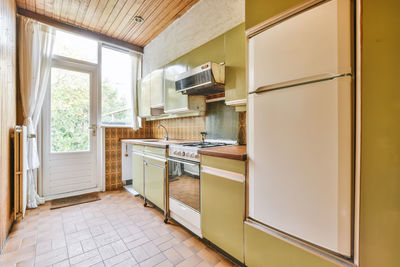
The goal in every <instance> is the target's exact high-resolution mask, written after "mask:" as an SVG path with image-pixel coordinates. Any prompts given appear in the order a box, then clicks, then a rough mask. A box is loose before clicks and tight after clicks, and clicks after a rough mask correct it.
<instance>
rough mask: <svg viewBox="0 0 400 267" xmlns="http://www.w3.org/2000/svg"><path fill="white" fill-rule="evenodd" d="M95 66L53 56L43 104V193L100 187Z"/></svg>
mask: <svg viewBox="0 0 400 267" xmlns="http://www.w3.org/2000/svg"><path fill="white" fill-rule="evenodd" d="M95 73H96V67H95V66H92V65H91V64H83V63H71V62H64V61H62V60H53V65H52V68H51V74H50V76H51V77H50V83H49V90H48V93H47V96H46V101H45V104H44V107H43V117H42V119H43V193H44V196H45V197H48V198H57V197H62V196H68V195H77V194H80V193H87V192H90V191H97V190H96V188H97V187H98V184H99V181H98V178H97V167H98V166H97V160H96V157H97V151H98V150H97V143H98V140H97V105H96V103H97V101H96V99H97V98H96V96H97V94H96V82H97V77H96V74H95Z"/></svg>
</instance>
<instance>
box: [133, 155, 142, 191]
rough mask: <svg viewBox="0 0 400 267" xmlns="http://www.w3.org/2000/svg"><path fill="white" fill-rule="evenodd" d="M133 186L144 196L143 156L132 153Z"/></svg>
mask: <svg viewBox="0 0 400 267" xmlns="http://www.w3.org/2000/svg"><path fill="white" fill-rule="evenodd" d="M132 172H133V174H132V184H133V189H134V190H135V191H136V192H138V193H139V194H141V195H143V155H142V154H141V153H140V152H132Z"/></svg>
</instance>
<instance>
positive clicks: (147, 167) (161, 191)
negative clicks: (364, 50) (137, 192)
mask: <svg viewBox="0 0 400 267" xmlns="http://www.w3.org/2000/svg"><path fill="white" fill-rule="evenodd" d="M165 170H166V166H165V160H161V159H154V158H149V157H146V156H144V183H145V184H144V192H145V194H144V195H145V198H146V200H150V201H151V202H152V203H153V204H154V205H156V206H157V207H159V208H160V209H162V210H165V175H166V173H165Z"/></svg>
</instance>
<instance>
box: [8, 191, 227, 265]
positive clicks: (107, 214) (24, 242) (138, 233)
mask: <svg viewBox="0 0 400 267" xmlns="http://www.w3.org/2000/svg"><path fill="white" fill-rule="evenodd" d="M101 198H102V199H101V200H100V201H95V202H91V203H86V204H81V205H77V206H71V207H66V208H62V209H56V210H50V209H49V207H50V205H49V204H48V203H47V204H45V205H43V206H40V208H38V209H34V210H29V211H28V212H27V214H26V216H25V218H24V219H23V220H22V221H20V222H18V223H16V224H15V225H14V227H13V229H12V232H11V233H10V236H9V239H8V241H7V243H6V246H5V248H4V251H3V254H2V255H1V256H0V266H18V267H20V266H85V267H86V266H219V267H221V266H232V264H231V263H230V262H228V261H227V260H225V259H224V258H223V257H222V256H221V255H220V254H218V253H216V252H215V251H213V250H211V249H210V248H208V247H206V246H205V245H204V244H203V243H202V242H200V241H199V240H198V239H197V238H195V237H194V236H192V235H191V234H190V233H188V232H187V231H185V230H183V228H181V227H180V226H177V225H174V224H164V222H163V216H162V213H161V212H159V211H157V210H155V209H153V208H144V207H143V201H142V199H140V198H138V197H133V196H132V195H131V194H129V193H127V192H126V191H113V192H106V193H102V194H101Z"/></svg>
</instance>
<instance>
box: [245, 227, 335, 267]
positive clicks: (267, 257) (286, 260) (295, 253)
mask: <svg viewBox="0 0 400 267" xmlns="http://www.w3.org/2000/svg"><path fill="white" fill-rule="evenodd" d="M244 243H245V264H246V265H247V266H249V267H258V266H260V267H264V266H274V267H335V266H339V265H336V264H334V263H332V262H330V261H328V260H325V259H323V258H321V257H319V256H316V255H314V254H312V253H310V252H308V251H306V250H303V249H301V248H299V247H296V246H294V245H292V244H290V243H288V242H286V241H283V240H281V239H279V238H277V237H274V236H272V235H270V234H268V233H266V232H264V231H262V230H261V229H258V228H256V227H254V226H252V225H251V224H249V223H247V222H246V223H245V224H244Z"/></svg>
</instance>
